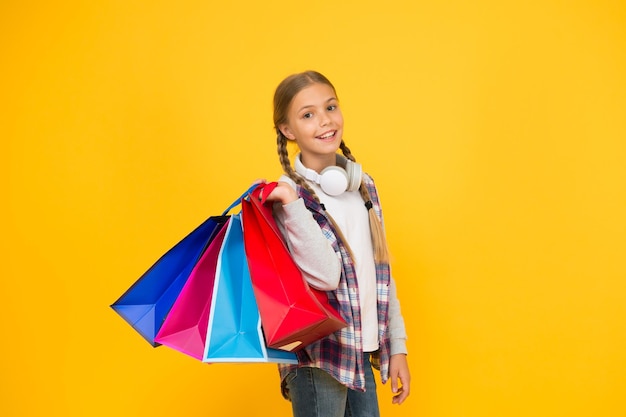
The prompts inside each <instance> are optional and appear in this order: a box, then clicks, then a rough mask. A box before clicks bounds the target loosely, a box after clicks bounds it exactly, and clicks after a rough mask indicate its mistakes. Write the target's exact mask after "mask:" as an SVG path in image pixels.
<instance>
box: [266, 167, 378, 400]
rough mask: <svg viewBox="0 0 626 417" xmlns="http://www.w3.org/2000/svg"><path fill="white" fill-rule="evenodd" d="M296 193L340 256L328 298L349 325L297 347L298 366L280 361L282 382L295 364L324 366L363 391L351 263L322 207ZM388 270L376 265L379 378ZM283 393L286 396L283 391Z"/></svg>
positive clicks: (371, 189)
mask: <svg viewBox="0 0 626 417" xmlns="http://www.w3.org/2000/svg"><path fill="white" fill-rule="evenodd" d="M364 183H365V185H366V186H367V188H368V191H369V193H370V195H371V197H372V204H373V208H374V210H375V213H376V214H377V215H378V216H379V218H380V219H381V221H382V210H381V207H380V202H379V200H378V193H377V191H376V187H375V185H374V181H373V180H372V178H371V177H369V176H368V175H365V176H364ZM297 192H298V194H299V195H300V196H301V197H302V199H303V200H304V203H305V205H306V207H307V209H308V210H309V211H310V212H311V213H312V214H313V217H314V218H315V220H316V221H317V223H318V225H319V226H320V229H321V231H322V233H323V234H324V236H325V237H326V238H327V239H328V240H329V241H330V242H331V244H332V246H333V248H334V249H335V252H337V253H338V254H339V255H340V256H341V260H342V273H341V279H340V281H339V286H338V288H337V289H336V290H334V291H329V292H328V293H327V294H328V299H329V301H330V303H331V305H332V306H333V307H335V308H336V309H337V310H338V311H339V312H340V314H341V316H342V317H343V318H344V319H345V320H346V322H347V323H348V326H347V327H345V328H343V329H341V330H339V331H337V332H335V333H333V334H331V335H329V336H327V337H325V338H323V339H321V340H319V341H317V342H315V343H312V344H310V345H308V346H306V347H305V348H304V349H302V350H300V351H299V352H298V353H297V355H298V364H297V365H284V364H280V365H279V366H278V367H279V372H280V375H281V381H283V382H284V379H285V377H286V376H287V374H289V372H291V371H292V370H294V369H295V368H297V367H305V366H308V367H317V368H321V369H324V370H325V371H327V372H328V373H329V374H330V375H332V376H333V377H334V378H335V379H337V380H338V381H339V382H340V383H342V384H344V385H345V386H347V387H348V388H350V389H353V390H357V391H364V390H365V376H364V369H363V363H362V355H361V354H360V353H361V352H362V340H361V314H360V307H359V291H358V285H357V279H356V272H355V267H354V262H353V260H352V259H351V258H350V255H349V253H348V250H347V248H346V245H345V244H344V242H342V241H341V240H340V239H339V238H338V237H337V233H336V232H335V230H334V229H333V226H332V224H331V223H330V221H329V220H328V218H327V217H326V215H325V212H324V209H323V207H322V206H321V205H320V204H319V203H318V202H317V201H316V200H315V198H314V197H313V195H311V194H310V193H309V192H308V191H307V190H306V189H304V188H301V187H298V188H297ZM389 282H390V271H389V265H388V264H377V265H376V288H377V301H378V337H379V342H380V349H379V351H378V352H377V355H376V358H375V362H376V364H377V366H379V369H380V372H381V380H382V381H383V383H384V382H386V381H387V378H388V374H389V349H390V344H389V334H388V330H387V318H388V310H389ZM282 385H283V395H285V396H286V397H287V398H288V395H287V393H285V390H284V383H283V384H282Z"/></svg>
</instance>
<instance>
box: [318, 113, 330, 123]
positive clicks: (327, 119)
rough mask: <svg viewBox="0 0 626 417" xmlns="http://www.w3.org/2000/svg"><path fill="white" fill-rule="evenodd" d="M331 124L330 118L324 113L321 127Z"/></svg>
mask: <svg viewBox="0 0 626 417" xmlns="http://www.w3.org/2000/svg"><path fill="white" fill-rule="evenodd" d="M329 122H330V117H328V115H327V114H326V113H322V115H321V117H320V126H326V125H327V124H328V123H329Z"/></svg>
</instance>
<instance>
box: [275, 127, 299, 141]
mask: <svg viewBox="0 0 626 417" xmlns="http://www.w3.org/2000/svg"><path fill="white" fill-rule="evenodd" d="M278 128H279V129H280V131H281V132H282V134H283V135H284V136H285V137H286V138H287V139H289V140H296V136H295V135H294V134H293V133H292V132H291V129H289V126H288V125H287V123H283V124H282V125H280V126H278Z"/></svg>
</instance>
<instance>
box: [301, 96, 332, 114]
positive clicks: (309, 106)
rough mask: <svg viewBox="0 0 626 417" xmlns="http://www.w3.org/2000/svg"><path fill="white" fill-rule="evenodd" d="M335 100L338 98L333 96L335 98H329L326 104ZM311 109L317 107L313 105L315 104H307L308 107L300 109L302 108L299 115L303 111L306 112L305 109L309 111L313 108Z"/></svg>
mask: <svg viewBox="0 0 626 417" xmlns="http://www.w3.org/2000/svg"><path fill="white" fill-rule="evenodd" d="M333 100H335V101H336V100H337V97H334V96H333V97H331V98H329V99H328V100H326V103H329V102H331V101H333ZM311 107H315V105H313V104H307V105H305V106H302V107H300V108H299V109H298V113H300V112H301V111H302V110H304V109H308V108H311Z"/></svg>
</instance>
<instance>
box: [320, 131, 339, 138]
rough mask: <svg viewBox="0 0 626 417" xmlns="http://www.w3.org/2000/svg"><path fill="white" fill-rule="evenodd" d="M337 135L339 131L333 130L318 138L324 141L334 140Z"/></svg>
mask: <svg viewBox="0 0 626 417" xmlns="http://www.w3.org/2000/svg"><path fill="white" fill-rule="evenodd" d="M336 133H337V131H336V130H332V131H330V132H326V133H324V134H323V135H319V136H317V138H318V139H322V140H325V139H332V138H334V137H335V134H336Z"/></svg>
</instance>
